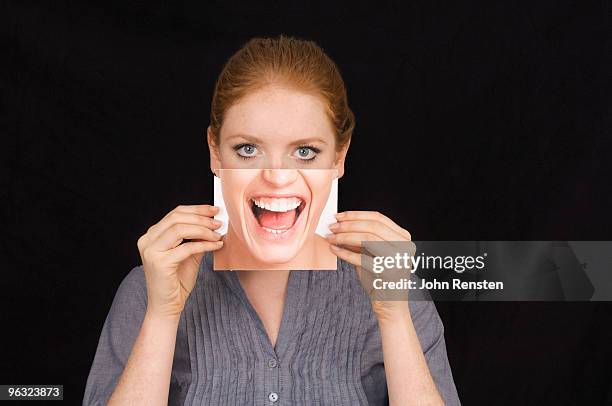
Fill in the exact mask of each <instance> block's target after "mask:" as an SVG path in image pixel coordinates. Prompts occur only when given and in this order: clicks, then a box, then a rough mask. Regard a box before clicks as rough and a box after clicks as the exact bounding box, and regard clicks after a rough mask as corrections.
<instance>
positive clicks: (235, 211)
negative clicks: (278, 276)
mask: <svg viewBox="0 0 612 406" xmlns="http://www.w3.org/2000/svg"><path fill="white" fill-rule="evenodd" d="M218 173H219V177H218V178H216V179H215V205H218V206H219V207H221V208H222V210H221V212H220V213H219V215H217V216H215V218H217V219H219V220H221V221H222V222H223V223H224V226H223V227H222V228H221V229H220V230H218V232H219V233H221V234H222V235H223V239H224V246H223V248H222V249H221V250H218V251H216V252H215V254H214V258H215V259H214V269H215V270H225V269H233V270H256V269H285V270H292V269H296V270H297V269H313V270H314V269H335V268H336V267H337V263H336V261H337V259H336V257H335V255H333V253H331V252H330V250H329V244H328V243H327V241H326V240H325V238H323V236H324V235H325V234H326V233H328V232H330V231H329V228H328V226H329V225H330V224H332V223H334V222H335V214H336V212H337V180H336V174H337V171H335V170H328V169H324V170H322V169H308V170H298V169H292V170H264V169H223V170H219V171H218Z"/></svg>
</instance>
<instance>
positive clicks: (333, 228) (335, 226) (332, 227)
mask: <svg viewBox="0 0 612 406" xmlns="http://www.w3.org/2000/svg"><path fill="white" fill-rule="evenodd" d="M338 227H340V225H339V224H338V223H333V224H330V225H329V229H330V230H332V231H334V230H337V229H338Z"/></svg>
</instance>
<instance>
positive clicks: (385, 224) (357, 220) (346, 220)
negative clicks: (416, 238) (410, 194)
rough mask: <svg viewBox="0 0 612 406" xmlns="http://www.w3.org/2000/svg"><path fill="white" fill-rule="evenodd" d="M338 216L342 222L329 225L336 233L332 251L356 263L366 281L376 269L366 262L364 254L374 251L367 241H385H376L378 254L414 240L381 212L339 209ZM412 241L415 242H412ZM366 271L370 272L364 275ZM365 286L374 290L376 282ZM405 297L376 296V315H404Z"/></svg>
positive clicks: (330, 238) (390, 253)
mask: <svg viewBox="0 0 612 406" xmlns="http://www.w3.org/2000/svg"><path fill="white" fill-rule="evenodd" d="M336 219H337V221H338V222H337V223H334V224H332V225H331V226H330V227H329V229H330V230H331V231H332V234H329V235H328V236H327V241H328V242H329V243H330V248H331V250H332V252H333V253H334V254H335V255H336V256H338V258H340V259H343V260H345V261H347V262H349V263H351V264H353V265H355V266H356V268H357V272H358V274H359V278H360V280H361V281H362V283H363V281H364V280H368V281H370V280H373V279H372V278H371V277H373V276H374V273H373V270H372V269H369V267H368V266H366V264H362V255H363V254H365V255H368V256H369V257H371V256H372V253H370V252H366V251H365V250H364V249H363V243H364V242H369V241H380V242H384V243H381V244H377V245H376V247H377V251H379V252H375V253H374V254H375V255H376V256H394V255H395V253H397V252H399V251H400V250H401V248H399V247H398V245H403V247H404V248H405V247H406V244H405V242H410V241H411V239H412V237H411V235H410V233H409V232H408V231H407V230H405V229H403V228H402V227H400V226H398V225H397V224H396V223H394V222H393V221H392V220H391V219H390V218H388V217H386V216H384V215H383V214H381V213H379V212H373V211H347V212H342V213H338V214H337V215H336ZM394 243H395V244H394ZM410 245H411V246H414V244H412V243H411V244H410ZM385 253H386V254H385ZM413 254H414V251H412V254H411V255H413ZM369 262H370V264H371V263H372V261H369ZM363 272H368V273H370V274H369V275H363V274H362V273H363ZM387 275H388V274H387ZM408 275H409V272H408ZM364 276H368V277H364ZM385 276H386V275H385V272H382V273H379V274H376V277H377V278H382V279H385ZM370 284H371V283H370ZM364 288H366V291H367V292H368V293H370V292H369V290H371V289H372V286H364ZM402 298H403V300H376V299H374V298H373V300H372V308H373V310H374V313H375V314H376V317H377V318H378V319H379V320H381V319H384V320H388V319H393V318H396V317H402V316H404V315H405V312H408V306H407V304H406V301H407V300H408V295H407V293H406V294H405V295H404V296H402ZM404 298H405V299H404Z"/></svg>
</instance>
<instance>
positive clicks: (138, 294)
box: [113, 265, 147, 307]
mask: <svg viewBox="0 0 612 406" xmlns="http://www.w3.org/2000/svg"><path fill="white" fill-rule="evenodd" d="M146 302H147V282H146V279H145V274H144V268H143V267H142V265H138V266H135V267H134V268H132V269H131V270H130V271H129V272H128V273H127V274H126V275H125V276H124V277H123V279H122V280H121V283H120V284H119V287H118V288H117V292H116V293H115V298H114V300H113V307H117V306H125V305H128V306H130V305H135V304H141V305H142V304H146Z"/></svg>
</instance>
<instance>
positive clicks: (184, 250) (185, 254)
mask: <svg viewBox="0 0 612 406" xmlns="http://www.w3.org/2000/svg"><path fill="white" fill-rule="evenodd" d="M221 247H223V241H193V242H187V243H184V244H181V245H179V246H178V247H176V248H174V249H171V250H170V251H168V259H169V260H171V261H172V262H173V263H174V264H179V263H181V262H183V261H184V260H186V259H187V258H189V257H190V256H192V255H196V254H201V253H203V252H207V251H216V250H218V249H219V248H221Z"/></svg>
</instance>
